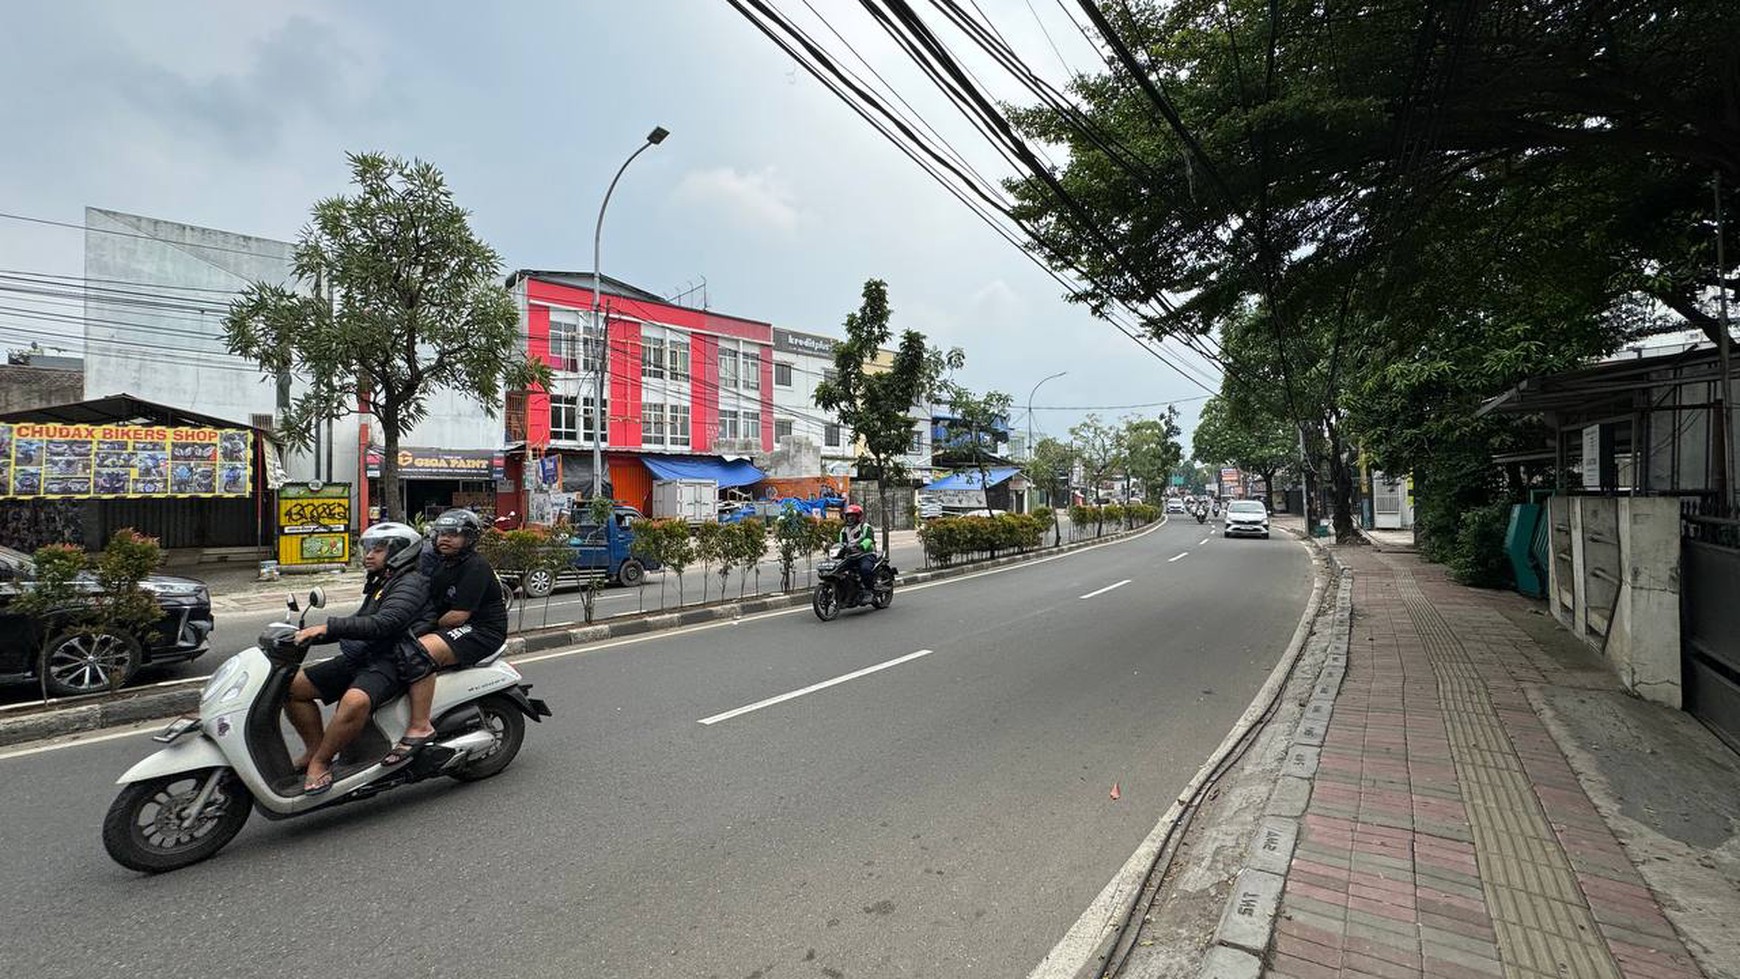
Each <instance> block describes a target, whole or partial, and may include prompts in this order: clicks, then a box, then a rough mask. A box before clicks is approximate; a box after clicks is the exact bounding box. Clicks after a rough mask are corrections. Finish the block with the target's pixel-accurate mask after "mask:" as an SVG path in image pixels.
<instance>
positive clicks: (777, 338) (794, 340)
mask: <svg viewBox="0 0 1740 979" xmlns="http://www.w3.org/2000/svg"><path fill="white" fill-rule="evenodd" d="M839 342H840V341H838V340H835V339H834V338H833V337H820V336H816V335H815V334H813V333H793V332H792V331H790V330H774V331H773V349H775V350H778V351H782V352H784V353H793V354H809V355H810V356H812V357H829V358H831V357H833V356H834V344H836V343H839Z"/></svg>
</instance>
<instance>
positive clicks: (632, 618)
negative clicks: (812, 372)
mask: <svg viewBox="0 0 1740 979" xmlns="http://www.w3.org/2000/svg"><path fill="white" fill-rule="evenodd" d="M1157 526H1158V524H1157V523H1155V524H1148V525H1145V526H1141V527H1135V528H1132V529H1129V530H1124V531H1119V532H1116V533H1108V534H1104V535H1102V536H1099V537H1094V538H1089V539H1087V540H1080V541H1071V542H1070V543H1068V544H1063V545H1060V546H1057V547H1045V548H1039V549H1036V550H1031V551H1025V552H1018V553H1014V554H1004V555H999V556H998V557H995V558H990V559H986V560H980V561H972V562H965V563H961V564H952V565H949V566H946V567H939V568H927V569H925V570H922V571H913V572H908V573H906V574H902V575H900V577H899V578H897V579H896V581H895V586H896V588H899V587H901V586H907V587H910V586H912V585H919V584H924V583H926V582H930V581H937V580H939V579H943V578H955V577H961V576H964V575H970V574H977V573H979V572H982V571H987V570H991V569H994V568H1000V567H1005V566H1008V565H1011V564H1021V563H1024V562H1027V561H1034V560H1038V559H1041V558H1048V557H1056V556H1058V555H1061V554H1067V553H1069V552H1071V551H1078V550H1082V549H1084V548H1089V547H1094V546H1096V545H1099V544H1108V543H1111V542H1113V541H1117V540H1122V539H1125V538H1128V537H1133V536H1135V535H1138V534H1142V533H1145V532H1147V531H1149V530H1152V529H1154V528H1155V527H1157ZM810 594H811V593H810V589H808V588H804V589H800V590H794V591H788V592H777V593H774V594H769V595H757V596H755V597H754V598H745V599H741V600H738V601H731V602H719V603H715V604H711V605H700V606H691V607H687V608H679V609H672V610H668V611H657V612H643V613H636V614H630V615H621V616H613V617H612V618H611V619H610V620H609V621H606V622H597V623H593V624H591V625H573V624H569V625H562V626H552V627H550V628H547V629H537V630H532V631H527V632H522V633H520V634H519V635H515V636H510V637H509V638H508V655H509V656H510V657H513V656H524V655H527V654H531V653H540V652H548V651H552V650H557V649H567V648H570V647H573V646H584V645H586V644H588V643H596V642H604V641H607V640H611V639H621V638H625V637H628V636H638V635H643V634H646V633H651V632H659V631H663V630H667V629H680V628H683V627H686V626H693V625H705V624H707V623H709V622H722V621H728V620H731V619H740V618H742V617H744V616H746V615H758V614H760V613H763V612H771V611H776V610H778V609H784V608H791V607H792V606H796V605H808V604H809V602H810ZM204 683H205V678H204V677H195V678H192V679H188V680H181V681H174V682H172V683H167V684H163V685H160V686H157V687H145V688H140V689H136V690H122V691H119V692H117V693H114V694H94V695H91V696H89V697H79V698H77V699H76V700H52V701H49V702H48V703H46V704H43V703H36V704H20V705H17V706H14V707H7V708H0V746H5V745H12V744H19V743H22V742H26V741H37V740H41V739H44V738H53V737H60V736H62V735H67V734H76V733H79V732H81V731H94V730H98V729H101V728H107V727H116V726H119V725H123V724H134V723H138V722H139V721H147V720H154V719H167V718H171V717H175V716H178V715H180V714H185V713H188V712H189V711H192V710H195V709H196V708H198V706H199V691H200V688H201V687H202V686H203V685H204Z"/></svg>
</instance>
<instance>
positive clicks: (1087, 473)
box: [1069, 414, 1124, 535]
mask: <svg viewBox="0 0 1740 979" xmlns="http://www.w3.org/2000/svg"><path fill="white" fill-rule="evenodd" d="M1069 437H1070V441H1071V443H1072V444H1073V446H1074V448H1075V456H1076V459H1077V460H1079V461H1080V462H1081V468H1082V476H1083V478H1085V479H1086V480H1087V484H1088V492H1089V493H1090V494H1091V495H1092V498H1093V501H1094V503H1096V504H1097V503H1098V502H1099V493H1100V481H1101V480H1103V479H1105V478H1106V477H1107V476H1108V475H1110V474H1111V473H1114V472H1116V471H1118V469H1119V468H1121V467H1122V466H1123V464H1124V430H1123V429H1122V428H1118V427H1116V426H1112V425H1107V424H1105V423H1104V422H1102V421H1100V416H1098V415H1094V414H1090V415H1088V416H1087V417H1086V418H1084V419H1082V420H1081V421H1080V422H1079V423H1077V424H1076V425H1075V426H1074V427H1072V428H1071V429H1070V430H1069ZM1094 512H1095V516H1094V521H1095V522H1094V533H1095V534H1096V535H1097V534H1099V532H1100V530H1101V529H1102V528H1103V525H1104V523H1105V517H1104V514H1103V512H1102V511H1101V508H1100V507H1098V506H1095V508H1094Z"/></svg>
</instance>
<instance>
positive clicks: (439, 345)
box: [224, 153, 549, 520]
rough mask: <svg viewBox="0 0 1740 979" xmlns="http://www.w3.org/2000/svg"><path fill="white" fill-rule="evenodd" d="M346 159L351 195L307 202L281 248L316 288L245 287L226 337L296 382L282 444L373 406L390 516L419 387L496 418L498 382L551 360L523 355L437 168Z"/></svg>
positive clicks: (541, 370) (533, 376) (545, 376)
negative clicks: (292, 238) (302, 222)
mask: <svg viewBox="0 0 1740 979" xmlns="http://www.w3.org/2000/svg"><path fill="white" fill-rule="evenodd" d="M349 159H350V166H351V179H352V182H353V183H354V184H355V185H356V187H357V193H356V195H355V196H352V197H344V196H337V197H330V198H327V199H325V200H322V201H319V202H317V203H316V204H315V205H314V208H313V212H312V216H311V219H310V223H309V225H308V227H306V228H305V229H303V231H302V235H301V238H300V239H299V240H298V242H297V245H296V249H295V251H294V253H293V256H292V261H291V268H292V270H293V271H294V272H295V274H296V276H297V278H299V279H301V280H302V281H303V282H307V283H313V284H314V286H315V292H314V293H313V294H302V293H298V292H296V291H294V290H292V289H289V288H286V287H284V286H280V285H274V284H271V283H267V282H255V283H253V284H251V285H249V286H248V287H247V288H246V289H245V290H243V292H242V294H241V295H240V296H238V297H237V298H236V300H235V301H234V302H232V303H231V305H230V311H229V315H228V316H227V317H226V318H225V320H224V338H225V341H226V343H227V344H228V346H229V349H230V352H231V353H234V354H237V355H238V356H242V357H246V358H248V359H250V360H253V361H255V362H256V363H258V364H259V365H260V369H261V370H262V371H264V372H267V373H271V374H281V373H288V372H293V373H294V374H296V375H298V376H300V377H301V378H303V379H304V380H306V381H307V385H308V386H307V388H306V389H305V390H304V391H303V392H302V394H301V395H300V396H298V397H297V398H296V399H295V400H294V402H292V404H291V405H290V408H289V410H288V413H287V414H286V415H285V417H284V418H282V419H281V420H280V423H279V428H280V434H281V435H282V437H284V438H285V439H286V441H287V442H288V443H289V444H291V445H294V446H306V445H308V444H309V443H310V442H311V441H312V440H313V437H314V432H315V430H316V428H317V426H318V425H319V424H320V423H321V422H323V421H326V420H329V419H333V418H339V417H343V416H345V415H349V414H353V413H358V412H363V411H367V412H370V413H372V414H373V415H374V417H375V418H376V419H377V420H378V422H379V424H380V428H381V438H382V441H383V442H384V448H385V451H384V452H383V454H382V461H381V490H382V494H383V495H384V496H385V497H386V501H385V503H386V511H387V515H388V518H389V519H393V520H399V519H402V518H403V516H404V502H403V500H402V499H401V494H400V488H399V462H398V455H399V451H398V450H399V440H400V438H401V437H402V436H403V435H404V434H405V433H406V432H408V431H410V429H411V428H413V427H414V426H415V425H417V423H418V422H420V421H422V420H423V419H424V418H425V417H427V415H428V410H429V399H430V397H431V396H432V395H434V394H435V393H436V392H437V391H440V390H454V391H458V392H459V393H461V394H462V395H464V396H465V397H467V398H469V399H470V400H472V401H474V402H476V403H477V405H478V407H480V408H482V409H483V411H484V412H485V413H486V414H489V415H494V414H495V412H496V411H497V409H498V408H499V407H500V406H501V402H502V397H503V391H504V390H514V389H520V388H526V387H529V386H533V385H541V384H545V383H547V382H548V380H549V370H548V368H547V367H545V366H544V365H542V364H538V363H534V362H531V361H530V360H528V359H527V358H526V357H525V356H524V355H523V353H522V352H521V347H520V342H519V310H518V309H517V308H516V306H515V305H514V301H513V299H512V298H511V297H510V296H509V294H508V292H507V290H505V289H504V288H502V286H501V285H500V283H499V281H498V280H499V276H500V272H501V257H500V256H499V255H497V254H496V252H495V251H494V250H493V249H491V248H490V247H489V246H488V245H486V244H484V243H483V242H482V241H481V240H479V239H478V238H477V237H476V236H475V235H474V234H473V233H472V231H471V227H470V224H469V222H468V219H467V217H468V216H467V214H466V212H465V211H464V210H462V209H461V208H460V207H459V206H458V204H456V203H455V202H454V200H453V194H452V192H451V191H450V190H449V189H448V187H447V184H446V181H445V180H444V179H443V177H442V175H441V172H440V171H439V170H437V169H435V167H434V166H433V165H431V164H428V163H425V162H422V161H420V160H414V161H411V162H406V161H405V160H402V159H399V158H397V157H386V156H381V155H378V154H373V153H365V154H351V155H350V157H349ZM322 293H324V294H322ZM504 385H505V386H506V387H505V388H504Z"/></svg>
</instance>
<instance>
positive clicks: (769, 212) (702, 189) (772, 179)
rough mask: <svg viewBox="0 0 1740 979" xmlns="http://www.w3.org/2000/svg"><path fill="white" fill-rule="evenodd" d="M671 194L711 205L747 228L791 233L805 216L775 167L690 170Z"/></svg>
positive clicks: (688, 201) (683, 200)
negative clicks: (753, 170) (757, 169)
mask: <svg viewBox="0 0 1740 979" xmlns="http://www.w3.org/2000/svg"><path fill="white" fill-rule="evenodd" d="M672 195H673V197H674V198H675V200H676V201H677V203H679V204H691V205H697V206H700V207H708V208H712V209H714V210H716V211H718V212H719V213H721V214H723V215H725V216H726V217H728V218H730V219H731V220H732V221H734V222H736V223H737V224H738V225H740V226H742V227H745V228H751V229H765V230H772V231H778V232H781V233H783V234H790V233H791V232H793V231H796V230H797V227H798V224H799V223H800V221H801V220H802V214H801V213H800V212H799V210H798V207H797V204H796V203H795V198H794V195H793V194H792V192H791V191H790V190H789V189H788V188H787V187H786V186H785V185H784V183H782V182H781V181H780V179H779V177H778V174H777V173H776V172H775V171H774V169H773V168H772V167H768V168H765V169H763V170H760V171H757V172H754V173H745V172H740V171H738V170H736V169H734V168H732V167H717V168H715V169H711V170H691V171H690V172H689V173H687V174H685V175H684V176H683V179H682V181H681V182H679V183H678V184H677V188H676V190H674V191H673V192H672Z"/></svg>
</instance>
